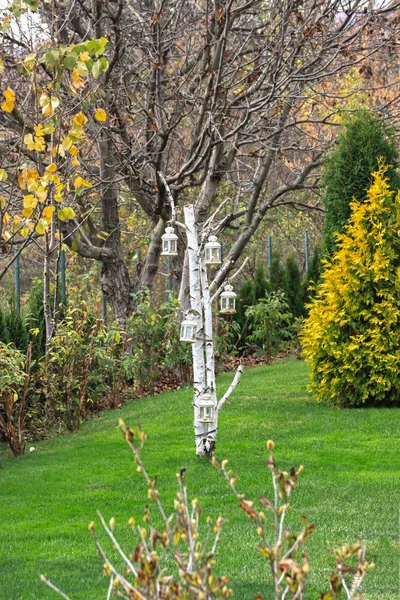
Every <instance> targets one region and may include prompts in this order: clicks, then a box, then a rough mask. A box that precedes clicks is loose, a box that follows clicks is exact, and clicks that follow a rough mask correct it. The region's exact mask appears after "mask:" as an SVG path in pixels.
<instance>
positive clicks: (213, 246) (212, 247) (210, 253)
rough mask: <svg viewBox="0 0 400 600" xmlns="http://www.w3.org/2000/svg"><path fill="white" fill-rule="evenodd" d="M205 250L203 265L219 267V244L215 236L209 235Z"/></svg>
mask: <svg viewBox="0 0 400 600" xmlns="http://www.w3.org/2000/svg"><path fill="white" fill-rule="evenodd" d="M204 249H205V261H204V262H205V264H206V265H220V264H221V244H220V243H219V242H218V241H217V238H216V236H215V235H210V237H209V238H208V241H207V243H206V245H205V247H204Z"/></svg>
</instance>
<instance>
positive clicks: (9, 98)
mask: <svg viewBox="0 0 400 600" xmlns="http://www.w3.org/2000/svg"><path fill="white" fill-rule="evenodd" d="M4 99H5V100H4V102H3V104H2V105H1V109H2V110H4V112H7V113H11V112H12V111H13V110H14V106H15V94H14V92H13V91H12V89H10V88H7V89H6V91H5V92H4Z"/></svg>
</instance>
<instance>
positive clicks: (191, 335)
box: [180, 313, 197, 343]
mask: <svg viewBox="0 0 400 600" xmlns="http://www.w3.org/2000/svg"><path fill="white" fill-rule="evenodd" d="M196 331H197V323H196V319H195V317H194V315H193V314H191V313H189V314H187V315H186V317H185V319H184V320H183V321H182V323H181V335H180V341H181V342H189V343H193V342H195V341H196Z"/></svg>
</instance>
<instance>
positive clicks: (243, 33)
mask: <svg viewBox="0 0 400 600" xmlns="http://www.w3.org/2000/svg"><path fill="white" fill-rule="evenodd" d="M399 7H400V5H399V4H398V3H394V4H392V5H389V6H388V5H387V3H386V2H383V1H382V2H379V3H376V4H372V3H371V4H363V3H361V2H359V0H346V1H345V2H343V0H285V1H283V2H282V0H263V1H260V0H236V1H235V0H198V1H188V0H156V1H153V0H151V1H150V0H116V1H109V2H102V1H100V0H90V1H89V0H67V1H66V2H63V3H62V4H61V3H59V2H58V1H57V0H56V1H55V2H53V3H52V4H51V5H50V4H47V3H43V5H41V9H40V14H41V15H42V19H43V20H44V22H45V23H47V25H46V26H45V27H44V29H45V32H46V35H48V36H49V39H51V41H52V43H53V44H55V45H56V46H58V47H59V46H60V45H62V44H64V45H68V44H71V43H74V44H80V43H82V42H85V41H87V40H89V39H99V38H102V37H104V38H106V39H108V40H109V43H108V45H107V49H106V52H105V55H106V56H107V59H108V63H109V66H108V69H107V70H105V71H104V72H102V73H96V74H95V76H97V78H96V79H95V81H94V82H93V81H89V80H88V81H87V83H85V85H84V86H83V87H82V89H80V90H78V91H77V93H76V96H75V99H74V102H72V104H73V105H74V106H75V107H78V106H79V107H81V108H82V110H83V111H85V102H86V99H87V98H89V97H90V96H91V95H92V97H95V99H96V102H98V103H101V106H102V107H103V109H104V110H105V111H106V113H107V121H106V122H104V123H102V126H101V127H100V128H99V127H98V126H94V125H91V126H90V127H89V128H88V133H87V136H88V143H87V145H86V151H85V153H84V159H83V160H81V164H80V167H79V169H80V172H81V173H82V175H83V177H87V178H88V179H90V181H94V182H96V184H95V187H96V190H97V191H98V197H97V199H96V198H95V197H94V196H93V195H89V194H87V195H82V196H80V198H79V202H78V203H77V205H78V208H79V211H77V215H78V219H79V220H78V222H75V221H73V220H67V221H65V222H62V223H61V230H62V233H63V236H64V240H65V242H66V243H67V244H68V245H70V246H71V247H72V248H74V249H75V250H76V251H78V252H79V253H80V254H81V255H82V256H85V257H88V258H92V259H96V260H99V261H101V262H102V287H103V290H104V292H105V294H106V296H107V299H108V301H109V302H110V304H111V306H112V308H113V312H114V314H115V316H116V318H117V319H118V320H119V322H120V323H121V324H124V323H125V322H126V318H127V317H128V316H129V314H130V312H131V310H132V297H131V292H132V290H134V289H135V288H136V289H137V288H138V287H140V286H149V287H151V285H152V282H153V279H154V276H155V274H156V273H157V269H158V262H159V256H160V251H161V235H162V234H163V232H164V228H165V225H166V223H167V221H168V220H169V219H170V205H169V202H168V199H167V194H166V190H165V186H164V184H163V181H162V179H161V178H160V176H159V174H158V173H159V172H161V173H162V174H164V176H165V178H166V181H167V183H168V185H169V187H170V189H171V191H172V194H173V196H174V200H175V204H176V205H177V207H178V210H179V209H180V207H181V206H182V205H183V204H185V202H187V201H190V202H191V203H193V204H194V205H195V210H196V221H197V222H198V223H199V226H200V227H201V224H202V223H204V221H205V220H206V219H207V217H208V215H209V214H210V211H211V209H212V208H213V207H215V205H216V204H217V203H218V202H220V200H221V198H222V197H225V196H226V197H227V196H229V197H230V198H231V199H230V201H229V202H227V203H226V206H225V207H224V211H225V212H224V214H223V218H221V222H220V231H223V230H224V229H226V228H228V227H234V228H235V236H234V242H233V244H232V247H231V248H230V251H229V256H228V258H229V260H228V261H227V265H226V267H225V269H224V271H223V272H221V273H220V274H219V275H218V276H217V285H219V284H220V283H222V281H223V280H224V279H225V278H226V276H227V275H228V274H229V270H230V269H231V268H232V266H233V265H234V263H235V262H236V261H237V260H238V258H239V257H240V256H241V254H242V253H243V251H244V249H245V247H246V244H247V243H248V241H249V240H250V239H251V237H252V236H253V235H254V233H255V232H256V231H257V228H258V226H259V225H260V223H261V221H262V219H263V217H264V216H265V215H266V213H267V212H268V211H269V210H270V209H271V208H273V207H276V206H281V205H283V204H287V203H296V196H295V193H296V191H297V190H307V189H309V190H312V189H313V188H314V187H315V186H316V185H317V175H316V172H315V167H317V166H318V164H319V161H320V157H321V152H322V151H323V149H324V146H325V145H327V144H328V145H329V143H330V142H331V139H332V137H333V136H332V126H333V125H336V124H337V120H336V119H335V113H336V112H337V110H338V109H340V108H341V103H342V104H343V102H344V99H345V98H346V95H347V96H350V95H352V94H354V93H358V92H359V89H360V88H363V87H367V88H370V89H372V88H373V87H374V86H373V83H371V78H370V77H368V68H367V67H368V65H370V64H371V62H372V61H374V60H375V58H377V59H378V58H379V57H382V56H384V60H385V61H386V62H388V61H389V60H393V61H394V62H395V61H396V53H395V52H393V51H394V50H395V48H396V46H397V42H396V40H397V39H398V34H397V29H398V21H399V19H398V16H399ZM25 38H26V36H25ZM25 38H24V39H25ZM34 46H35V44H34V41H33V40H31V41H26V42H25V41H23V42H21V40H20V38H18V37H17V36H15V35H13V34H12V33H9V34H7V35H6V36H5V37H4V40H3V50H4V52H7V57H15V56H16V55H17V54H18V53H19V54H21V52H23V53H28V52H32V51H34V49H35V48H34ZM384 51H385V53H384V54H382V53H383V52H384ZM7 57H6V60H5V64H6V73H5V75H4V76H3V78H6V79H7V81H9V80H10V81H11V80H18V74H17V69H18V68H19V63H18V61H16V60H14V59H13V58H7ZM363 69H364V70H363ZM355 73H356V74H357V77H356V78H355V79H356V82H355V84H354V85H353V87H351V88H350V89H346V88H345V87H343V86H340V85H339V84H338V81H339V79H340V78H341V76H342V74H347V75H348V76H350V77H351V75H352V74H353V76H354V74H355ZM38 76H39V77H40V81H41V83H40V85H42V86H43V87H44V86H45V85H46V81H47V78H48V72H47V69H46V67H44V68H43V69H42V71H41V72H40V73H39V74H38ZM382 85H383V86H384V87H390V86H391V85H392V83H391V82H390V81H386V82H385V83H384V84H382V82H379V86H380V87H382ZM392 87H393V86H392ZM21 89H22V88H21ZM338 98H339V99H341V100H340V101H339V102H338ZM397 100H398V98H397V94H395V93H394V94H392V96H391V100H390V102H388V101H383V100H382V108H385V110H389V109H390V110H393V111H394V112H395V111H396V110H397ZM377 108H380V107H379V106H378V107H377ZM30 120H31V117H30V116H29V111H28V110H26V114H21V113H19V114H18V118H16V115H14V114H4V113H2V114H1V117H0V124H1V127H2V128H3V130H4V131H5V132H9V131H10V130H11V131H12V132H13V136H14V138H13V142H12V145H13V146H14V149H15V150H16V149H17V147H18V144H19V143H20V138H21V135H22V131H25V130H26V129H29V127H30V126H31V125H30ZM122 192H126V193H128V194H129V195H130V196H133V197H134V199H135V201H136V202H137V203H138V204H139V205H140V207H141V209H142V210H143V212H144V213H145V215H146V216H147V218H148V219H150V220H151V222H152V224H153V230H152V235H151V238H150V242H149V247H148V252H147V255H146V257H145V259H144V264H143V265H142V269H141V271H140V273H139V275H138V276H136V278H135V279H133V278H132V274H131V273H129V270H128V268H127V263H126V260H125V258H124V252H123V246H122V243H121V203H122V200H121V193H122ZM302 197H304V195H303V196H302ZM77 223H79V224H80V226H79V227H77ZM101 232H103V233H101ZM187 287H188V275H187V264H186V263H185V266H184V268H183V273H182V282H181V294H180V297H181V300H182V302H183V303H185V297H186V296H187Z"/></svg>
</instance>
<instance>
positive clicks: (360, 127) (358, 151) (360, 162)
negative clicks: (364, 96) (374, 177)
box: [323, 110, 400, 255]
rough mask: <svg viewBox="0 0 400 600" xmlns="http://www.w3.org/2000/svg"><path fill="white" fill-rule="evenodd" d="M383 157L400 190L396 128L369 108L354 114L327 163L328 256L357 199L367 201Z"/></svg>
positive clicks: (391, 178)
mask: <svg viewBox="0 0 400 600" xmlns="http://www.w3.org/2000/svg"><path fill="white" fill-rule="evenodd" d="M379 157H383V158H384V160H385V162H386V163H387V165H388V169H387V176H388V177H389V180H390V185H391V187H392V189H396V190H397V189H399V187H400V177H399V175H398V173H397V171H396V169H395V165H396V161H397V159H398V152H397V148H396V143H395V139H394V135H393V131H391V130H390V129H388V128H387V127H386V126H385V124H384V123H383V121H382V120H381V119H380V118H378V117H375V116H373V115H372V114H371V113H369V112H368V111H366V110H364V111H360V112H358V114H356V115H351V117H350V118H349V119H348V121H346V123H345V126H344V128H343V130H342V132H341V134H340V135H339V139H338V143H337V146H336V147H335V149H334V150H333V151H332V152H331V153H330V154H328V156H327V158H326V159H325V165H324V172H323V184H324V186H325V192H324V195H323V202H324V206H325V211H326V212H325V222H324V234H323V245H324V250H325V252H327V253H328V255H332V253H333V252H334V251H335V249H336V245H337V238H336V236H335V233H336V232H339V233H342V232H343V228H344V227H345V225H346V224H347V222H348V220H349V218H350V212H351V211H350V205H351V202H352V201H353V199H354V198H356V199H357V200H358V202H364V200H366V198H367V190H368V188H369V187H370V185H371V173H373V172H374V171H376V170H377V168H378V159H379Z"/></svg>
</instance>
